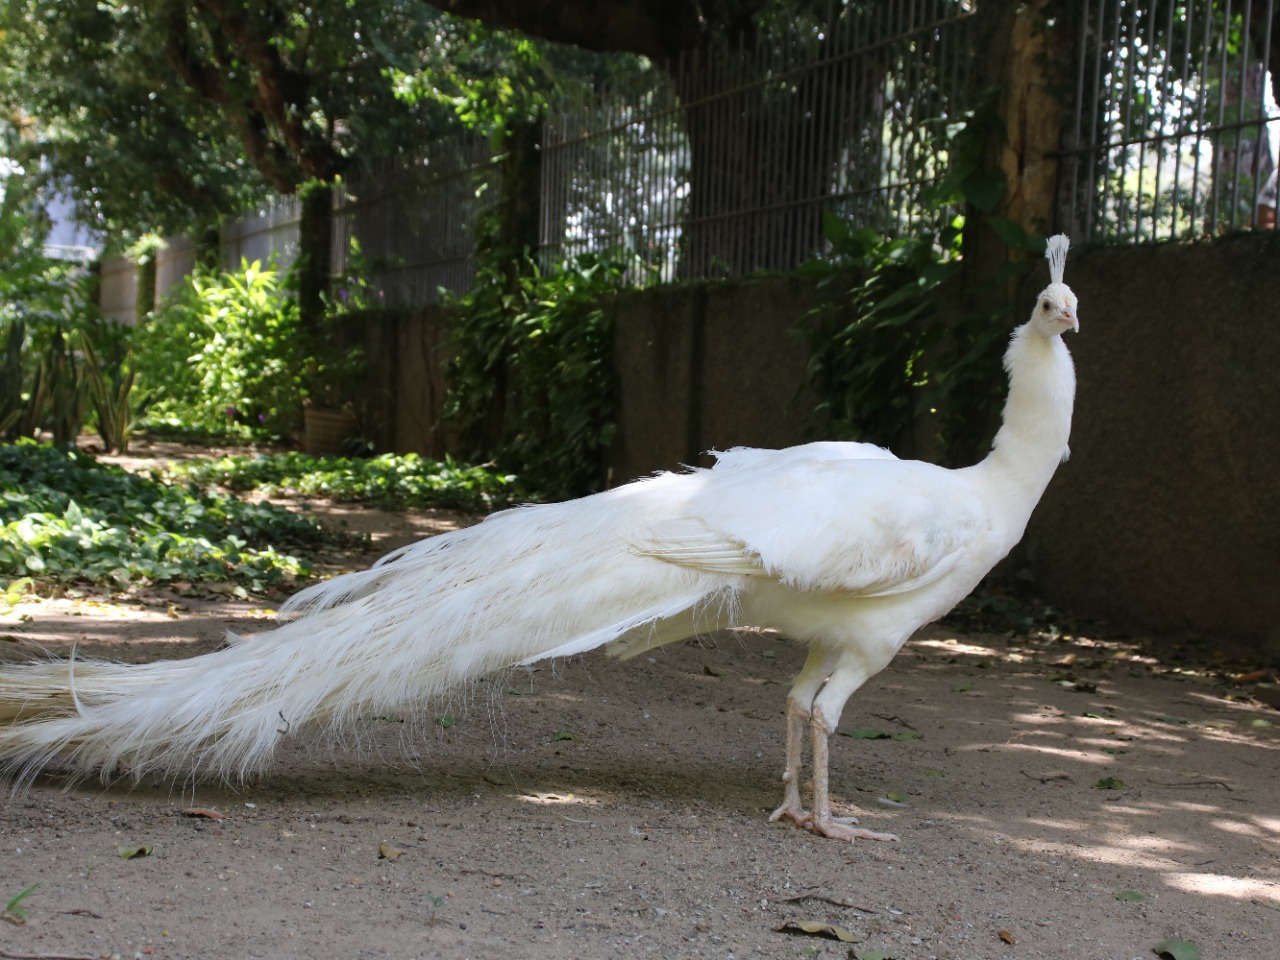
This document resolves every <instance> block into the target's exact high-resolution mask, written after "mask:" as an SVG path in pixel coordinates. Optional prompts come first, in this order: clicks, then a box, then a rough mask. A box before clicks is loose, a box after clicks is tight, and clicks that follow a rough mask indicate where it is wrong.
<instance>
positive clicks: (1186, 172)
mask: <svg viewBox="0 0 1280 960" xmlns="http://www.w3.org/2000/svg"><path fill="white" fill-rule="evenodd" d="M1082 6H1083V10H1082V12H1081V22H1080V35H1079V41H1078V58H1077V59H1078V70H1077V74H1076V77H1075V85H1076V92H1075V104H1076V109H1075V116H1074V121H1073V124H1072V127H1071V132H1070V135H1069V139H1068V143H1067V145H1066V150H1065V151H1064V153H1063V158H1064V160H1065V161H1066V162H1065V163H1064V167H1063V169H1064V182H1065V183H1066V185H1067V191H1066V209H1065V210H1064V213H1063V219H1064V221H1065V223H1064V226H1065V228H1066V229H1067V230H1068V232H1069V233H1071V235H1072V236H1073V237H1076V236H1079V237H1081V238H1084V239H1087V240H1089V241H1093V242H1113V243H1115V242H1141V241H1148V240H1168V239H1191V238H1196V237H1204V236H1216V235H1219V234H1221V233H1224V232H1227V231H1230V230H1236V229H1241V228H1244V227H1248V226H1251V225H1253V224H1254V221H1255V215H1256V204H1257V198H1258V194H1259V191H1260V188H1261V187H1262V185H1263V184H1264V183H1265V182H1266V180H1267V178H1268V176H1269V175H1270V174H1271V172H1272V171H1273V169H1274V167H1275V157H1276V147H1277V140H1278V138H1280V109H1277V106H1276V101H1275V98H1274V96H1273V92H1272V84H1273V83H1274V82H1275V80H1274V78H1272V76H1271V73H1270V70H1271V67H1272V64H1271V63H1270V58H1271V55H1270V49H1271V40H1270V38H1271V32H1272V28H1273V19H1274V15H1275V11H1274V3H1273V0H1235V2H1231V0H1225V2H1224V0H1216V2H1215V0H1184V2H1181V3H1176V4H1175V3H1165V4H1156V3H1153V2H1151V0H1145V2H1140V0H1082Z"/></svg>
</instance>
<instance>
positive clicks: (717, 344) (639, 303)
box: [611, 277, 816, 483]
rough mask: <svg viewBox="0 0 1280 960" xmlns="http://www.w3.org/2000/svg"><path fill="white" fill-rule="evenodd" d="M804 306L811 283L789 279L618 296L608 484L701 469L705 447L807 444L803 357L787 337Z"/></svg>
mask: <svg viewBox="0 0 1280 960" xmlns="http://www.w3.org/2000/svg"><path fill="white" fill-rule="evenodd" d="M813 302H814V294H813V289H812V284H811V283H809V282H802V281H800V280H798V279H796V278H789V277H784V278H776V279H767V280H740V281H733V282H724V283H713V284H699V285H690V286H681V287H666V288H660V289H656V290H647V291H642V292H638V293H635V294H629V295H627V296H625V297H622V298H621V299H620V301H619V303H618V306H617V313H616V316H615V321H614V330H615V334H614V336H615V343H614V358H615V363H616V364H617V370H618V379H619V391H620V410H619V418H618V439H617V442H616V443H615V446H614V450H613V458H612V465H611V475H612V477H613V481H614V482H615V483H622V482H625V481H627V480H631V479H634V478H635V477H638V476H643V475H645V474H649V473H652V472H654V471H655V470H659V469H665V470H670V469H675V468H677V467H679V466H681V465H685V464H705V463H709V462H710V460H709V459H708V458H706V457H705V456H703V453H704V451H706V450H711V449H726V448H728V447H733V446H761V447H776V446H786V445H788V444H792V443H797V442H802V441H804V440H810V439H815V436H816V435H815V433H814V420H813V416H812V410H813V407H814V403H815V400H814V397H813V395H812V393H811V392H810V391H809V390H808V389H807V388H806V387H805V382H806V381H805V365H806V363H807V362H808V350H807V349H806V348H805V346H804V344H803V343H802V342H801V340H800V339H799V338H798V337H797V336H795V335H794V334H793V333H792V332H791V329H792V327H794V325H795V324H796V323H797V322H798V321H799V319H800V318H801V317H802V316H803V315H804V313H805V311H806V310H807V309H808V308H809V307H810V306H811V305H812V304H813Z"/></svg>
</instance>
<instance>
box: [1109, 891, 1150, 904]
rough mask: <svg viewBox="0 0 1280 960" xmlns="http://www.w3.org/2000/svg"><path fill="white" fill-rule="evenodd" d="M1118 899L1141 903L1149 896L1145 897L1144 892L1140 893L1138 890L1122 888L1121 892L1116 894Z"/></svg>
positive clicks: (1125, 901)
mask: <svg viewBox="0 0 1280 960" xmlns="http://www.w3.org/2000/svg"><path fill="white" fill-rule="evenodd" d="M1116 899H1117V900H1121V901H1123V902H1124V903H1141V902H1142V901H1143V900H1145V899H1147V898H1146V897H1144V896H1143V895H1142V894H1140V893H1139V892H1138V891H1137V890H1121V891H1120V892H1119V893H1117V894H1116Z"/></svg>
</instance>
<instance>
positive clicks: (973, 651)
mask: <svg viewBox="0 0 1280 960" xmlns="http://www.w3.org/2000/svg"><path fill="white" fill-rule="evenodd" d="M911 646H913V647H925V648H927V649H931V650H940V651H942V652H944V653H947V654H950V655H952V656H957V655H958V656H966V657H1004V656H1005V651H1003V650H997V649H996V648H995V647H986V646H983V645H981V644H977V643H970V642H968V641H965V640H958V639H955V638H951V639H947V640H914V641H912V643H911Z"/></svg>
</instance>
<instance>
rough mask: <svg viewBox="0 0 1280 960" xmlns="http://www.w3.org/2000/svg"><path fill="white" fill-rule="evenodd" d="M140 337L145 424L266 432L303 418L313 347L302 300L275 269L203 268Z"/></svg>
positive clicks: (273, 433) (248, 435) (251, 435)
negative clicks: (306, 336) (300, 307)
mask: <svg viewBox="0 0 1280 960" xmlns="http://www.w3.org/2000/svg"><path fill="white" fill-rule="evenodd" d="M135 342H136V345H137V346H136V350H137V371H138V382H139V386H140V387H141V388H142V389H143V390H144V391H145V392H146V393H147V394H148V395H149V399H150V404H149V406H148V408H147V420H148V421H149V422H160V423H166V422H169V423H178V424H181V425H183V426H185V427H189V428H196V429H200V430H205V431H208V432H209V433H211V434H214V435H225V436H229V437H234V438H239V439H266V438H271V437H280V436H285V435H287V434H288V433H289V432H290V431H292V430H293V429H295V428H296V427H297V425H298V423H299V422H300V421H301V418H302V400H303V371H304V366H305V363H306V354H307V349H306V344H305V343H304V337H303V334H302V330H301V326H300V322H299V316H298V305H297V300H296V299H295V298H294V297H293V296H291V295H290V293H289V291H288V290H287V285H286V283H285V278H284V277H283V276H282V275H281V274H280V273H279V272H278V271H277V270H276V269H275V268H274V266H267V267H265V268H264V267H263V266H262V265H261V264H260V263H258V262H254V263H242V264H241V266H240V269H239V270H237V271H232V272H215V271H211V270H207V269H201V270H197V271H196V272H195V273H193V274H191V275H190V276H189V277H187V279H186V280H185V281H184V283H183V285H182V287H181V289H180V290H179V292H178V293H177V294H176V295H175V296H174V297H173V298H171V299H170V300H169V301H168V302H167V303H166V304H165V305H164V306H163V307H161V308H160V309H159V310H157V311H156V312H155V313H154V314H152V316H151V317H150V318H149V319H148V320H147V321H146V323H144V324H143V325H142V326H141V327H140V329H139V331H138V334H137V337H136V341H135Z"/></svg>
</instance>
